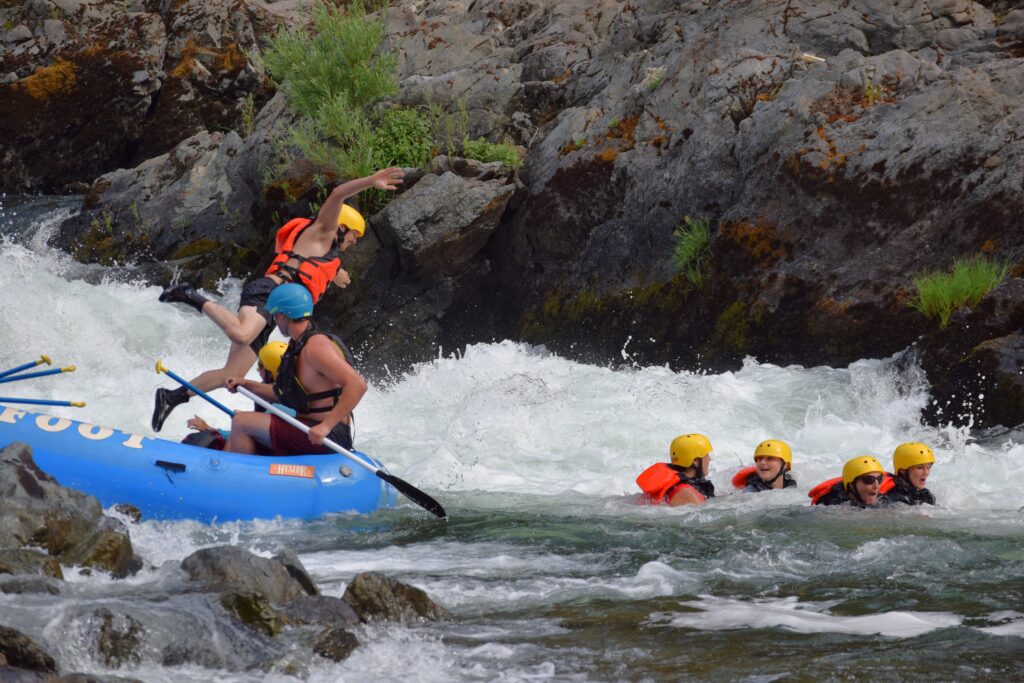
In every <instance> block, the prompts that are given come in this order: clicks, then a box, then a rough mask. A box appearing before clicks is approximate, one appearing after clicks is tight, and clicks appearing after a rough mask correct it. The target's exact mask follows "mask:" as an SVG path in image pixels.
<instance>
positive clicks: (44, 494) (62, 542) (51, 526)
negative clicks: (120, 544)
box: [0, 444, 103, 556]
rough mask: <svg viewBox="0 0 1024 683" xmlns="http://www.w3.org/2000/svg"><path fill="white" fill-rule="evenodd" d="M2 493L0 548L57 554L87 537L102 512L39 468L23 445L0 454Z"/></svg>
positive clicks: (97, 504) (84, 497)
mask: <svg viewBox="0 0 1024 683" xmlns="http://www.w3.org/2000/svg"><path fill="white" fill-rule="evenodd" d="M0 493H2V495H3V498H4V505H3V508H2V509H0V547H20V546H26V545H36V546H40V547H42V548H45V549H46V550H48V551H49V552H50V553H51V554H52V555H58V556H59V555H60V554H62V553H64V552H66V551H68V550H70V549H71V548H72V547H74V546H75V545H76V544H77V543H78V542H79V540H80V539H82V538H83V537H87V536H89V535H90V534H91V533H92V532H93V530H94V529H95V527H96V524H97V522H98V521H99V519H100V517H101V516H102V514H103V512H102V508H101V507H100V504H99V501H97V500H96V499H95V498H93V497H92V496H89V495H86V494H84V493H80V492H78V491H74V490H71V489H66V488H64V487H62V486H60V485H59V484H58V483H57V482H56V480H54V479H53V477H51V476H49V475H48V474H46V473H45V472H43V471H42V470H40V469H39V468H38V467H37V466H36V464H35V461H33V460H32V451H31V449H30V448H29V447H28V446H26V445H24V444H11V445H10V446H7V447H6V448H4V449H3V450H0Z"/></svg>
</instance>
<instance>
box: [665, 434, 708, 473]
mask: <svg viewBox="0 0 1024 683" xmlns="http://www.w3.org/2000/svg"><path fill="white" fill-rule="evenodd" d="M711 450H712V448H711V442H710V441H708V437H706V436H704V435H703V434H683V435H682V436H677V437H676V438H674V439H672V445H671V446H669V449H668V454H669V457H671V458H672V464H673V465H679V466H680V467H693V461H694V460H696V459H697V458H703V457H704V456H705V455H707V454H708V453H710V452H711Z"/></svg>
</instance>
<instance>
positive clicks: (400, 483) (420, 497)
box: [377, 470, 448, 519]
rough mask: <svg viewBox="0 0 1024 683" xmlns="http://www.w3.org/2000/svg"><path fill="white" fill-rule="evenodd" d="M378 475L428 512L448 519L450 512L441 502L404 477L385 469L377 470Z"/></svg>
mask: <svg viewBox="0 0 1024 683" xmlns="http://www.w3.org/2000/svg"><path fill="white" fill-rule="evenodd" d="M377 476H378V477H380V478H381V479H383V480H384V481H386V482H387V483H389V484H391V485H392V486H394V487H395V488H396V489H398V492H399V493H401V494H402V495H403V496H405V497H406V498H408V499H409V500H411V501H412V502H414V503H416V504H417V505H419V506H420V507H421V508H423V509H424V510H426V511H427V512H429V513H431V514H433V515H435V516H437V517H440V518H441V519H448V513H447V512H445V511H444V508H443V507H441V504H440V503H438V502H437V501H436V500H434V499H433V498H431V497H430V496H428V495H427V494H425V493H423V491H420V490H419V489H418V488H416V487H415V486H413V485H412V484H410V483H409V482H407V481H405V480H404V479H399V478H398V477H396V476H395V475H393V474H388V473H387V472H385V471H384V470H377Z"/></svg>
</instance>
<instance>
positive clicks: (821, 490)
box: [807, 455, 888, 508]
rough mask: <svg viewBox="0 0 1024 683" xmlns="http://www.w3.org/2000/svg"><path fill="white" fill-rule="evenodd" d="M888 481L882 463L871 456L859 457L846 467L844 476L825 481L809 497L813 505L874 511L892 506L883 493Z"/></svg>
mask: <svg viewBox="0 0 1024 683" xmlns="http://www.w3.org/2000/svg"><path fill="white" fill-rule="evenodd" d="M885 481H886V477H885V470H884V469H883V468H882V463H880V462H879V461H878V458H875V457H874V456H871V455H858V456H857V457H856V458H851V459H850V460H847V461H846V464H845V465H843V476H842V477H836V478H835V479H829V480H828V481H824V482H822V483H820V484H818V485H817V486H815V487H814V488H813V489H811V492H810V493H808V494H807V495H808V496H809V497H810V499H811V503H812V504H813V505H844V504H849V505H853V506H854V507H861V508H873V507H879V506H882V505H886V504H887V503H888V501H887V499H886V497H885V495H884V494H883V492H882V488H883V487H882V485H883V483H884V482H885Z"/></svg>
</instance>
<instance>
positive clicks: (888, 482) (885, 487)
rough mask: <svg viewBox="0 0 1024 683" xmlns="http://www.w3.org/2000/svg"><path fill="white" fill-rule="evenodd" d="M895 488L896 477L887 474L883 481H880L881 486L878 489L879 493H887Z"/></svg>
mask: <svg viewBox="0 0 1024 683" xmlns="http://www.w3.org/2000/svg"><path fill="white" fill-rule="evenodd" d="M895 486H896V477H894V476H892V475H891V474H889V473H888V472H886V473H885V479H883V480H882V485H881V486H879V487H878V492H879V493H888V492H889V491H892V489H893V487H895Z"/></svg>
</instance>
